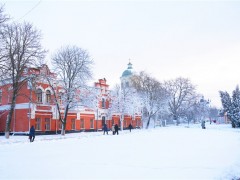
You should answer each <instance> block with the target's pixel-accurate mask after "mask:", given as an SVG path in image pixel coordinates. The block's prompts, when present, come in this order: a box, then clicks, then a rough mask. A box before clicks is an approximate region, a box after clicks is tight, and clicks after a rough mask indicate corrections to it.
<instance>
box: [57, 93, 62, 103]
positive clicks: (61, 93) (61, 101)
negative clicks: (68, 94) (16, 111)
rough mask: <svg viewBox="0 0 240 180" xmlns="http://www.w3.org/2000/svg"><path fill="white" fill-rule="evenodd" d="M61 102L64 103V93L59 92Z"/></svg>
mask: <svg viewBox="0 0 240 180" xmlns="http://www.w3.org/2000/svg"><path fill="white" fill-rule="evenodd" d="M58 98H59V104H62V103H63V93H59V97H58Z"/></svg>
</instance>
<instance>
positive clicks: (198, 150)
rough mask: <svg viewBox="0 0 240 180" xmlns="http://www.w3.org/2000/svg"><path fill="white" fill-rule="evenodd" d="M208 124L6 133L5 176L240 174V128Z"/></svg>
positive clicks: (1, 154) (1, 143)
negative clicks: (32, 136)
mask: <svg viewBox="0 0 240 180" xmlns="http://www.w3.org/2000/svg"><path fill="white" fill-rule="evenodd" d="M206 127H207V129H201V127H200V124H197V125H190V127H189V128H187V127H186V126H184V125H183V126H168V127H158V128H155V129H150V130H133V131H132V132H131V133H130V132H129V131H128V130H125V131H123V132H122V131H120V133H119V135H114V136H113V135H112V133H111V132H109V135H103V133H102V132H92V133H74V134H66V135H65V136H61V135H44V136H36V139H35V141H34V142H33V143H30V142H29V140H28V138H27V136H11V137H10V139H8V140H6V139H5V137H3V136H1V137H0V162H1V163H0V179H114V178H115V179H204V180H205V179H220V180H223V179H237V178H240V129H233V128H231V125H229V124H228V125H225V124H224V125H221V124H218V125H217V124H212V125H210V124H206Z"/></svg>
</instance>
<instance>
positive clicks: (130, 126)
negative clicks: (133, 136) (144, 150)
mask: <svg viewBox="0 0 240 180" xmlns="http://www.w3.org/2000/svg"><path fill="white" fill-rule="evenodd" d="M128 128H129V130H130V132H131V130H132V128H133V126H132V124H131V123H130V124H129V126H128Z"/></svg>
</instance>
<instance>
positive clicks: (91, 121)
mask: <svg viewBox="0 0 240 180" xmlns="http://www.w3.org/2000/svg"><path fill="white" fill-rule="evenodd" d="M93 122H94V121H93V119H90V129H93V128H94V126H93Z"/></svg>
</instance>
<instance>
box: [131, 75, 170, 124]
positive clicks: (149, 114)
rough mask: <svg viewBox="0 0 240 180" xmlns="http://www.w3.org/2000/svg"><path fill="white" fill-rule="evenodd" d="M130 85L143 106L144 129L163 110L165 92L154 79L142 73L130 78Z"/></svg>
mask: <svg viewBox="0 0 240 180" xmlns="http://www.w3.org/2000/svg"><path fill="white" fill-rule="evenodd" d="M131 81H132V85H133V87H134V88H135V89H136V92H137V93H138V96H139V97H140V98H141V102H142V106H143V121H146V129H147V128H148V127H149V125H150V122H151V120H152V119H153V118H155V117H156V116H157V114H158V113H159V112H160V111H161V110H162V109H164V107H165V106H166V103H167V98H168V96H167V91H166V89H165V88H164V86H163V85H162V84H161V83H160V82H158V81H157V80H156V79H155V78H153V77H151V76H150V75H148V74H147V73H146V72H144V71H142V72H140V73H139V75H134V76H133V77H132V78H131Z"/></svg>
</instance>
